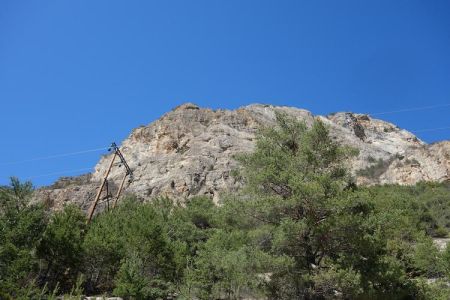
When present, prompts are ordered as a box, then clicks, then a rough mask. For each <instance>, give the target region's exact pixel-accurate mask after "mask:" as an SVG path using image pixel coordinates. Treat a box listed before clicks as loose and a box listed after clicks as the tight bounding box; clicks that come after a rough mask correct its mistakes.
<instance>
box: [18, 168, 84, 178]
mask: <svg viewBox="0 0 450 300" xmlns="http://www.w3.org/2000/svg"><path fill="white" fill-rule="evenodd" d="M88 170H92V167H90V168H82V169H74V170H65V171H58V172H53V173H47V174H40V175H33V176H30V177H28V178H26V179H34V178H40V177H47V176H52V175H61V174H67V173H74V172H80V171H88Z"/></svg>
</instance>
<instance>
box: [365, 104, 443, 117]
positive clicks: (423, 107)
mask: <svg viewBox="0 0 450 300" xmlns="http://www.w3.org/2000/svg"><path fill="white" fill-rule="evenodd" d="M443 107H450V103H447V104H440V105H430V106H422V107H412V108H405V109H399V110H391V111H383V112H378V113H372V114H371V113H368V115H371V116H378V115H389V114H395V113H402V112H411V111H421V110H428V109H435V108H443Z"/></svg>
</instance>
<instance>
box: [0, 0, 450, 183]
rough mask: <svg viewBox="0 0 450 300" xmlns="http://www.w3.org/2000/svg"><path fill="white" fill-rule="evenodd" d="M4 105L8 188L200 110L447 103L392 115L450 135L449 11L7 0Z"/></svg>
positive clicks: (411, 4) (436, 136)
mask: <svg viewBox="0 0 450 300" xmlns="http://www.w3.org/2000/svg"><path fill="white" fill-rule="evenodd" d="M0 101H1V102H0V104H1V106H0V109H1V115H0V132H1V147H0V184H5V183H7V182H8V176H10V175H16V176H19V177H20V178H23V179H26V178H31V179H32V180H33V182H34V183H35V184H36V185H43V184H49V183H51V182H53V181H54V180H55V179H56V178H57V177H58V176H59V174H58V176H57V175H53V176H40V175H44V174H49V173H57V172H62V173H64V174H61V175H75V174H80V173H83V172H85V170H84V169H88V168H92V167H93V166H94V165H95V163H96V162H97V161H98V159H99V156H100V155H101V154H102V153H103V152H101V151H96V152H88V153H84V154H80V155H74V156H66V157H59V158H53V159H49V160H37V161H32V162H23V163H13V164H11V163H12V162H17V161H23V160H30V159H33V158H38V157H43V156H50V155H54V154H60V153H69V152H77V151H81V150H86V149H94V148H100V147H104V146H107V145H108V144H109V143H110V142H111V141H117V142H120V141H121V140H123V139H124V138H125V137H127V136H128V134H129V133H130V131H131V130H132V129H133V128H134V127H137V126H139V125H141V124H148V123H150V122H151V121H153V120H155V119H156V118H158V117H159V116H160V115H162V114H163V113H165V112H167V111H168V110H170V109H171V108H173V107H175V106H177V105H179V104H181V103H183V102H187V101H189V102H194V103H196V104H198V105H200V106H205V107H211V108H237V107H239V106H243V105H247V104H250V103H255V102H258V103H269V104H274V105H289V106H296V107H301V108H305V109H308V110H311V111H312V112H313V113H315V114H327V113H330V112H335V111H354V112H371V113H376V112H383V111H392V110H401V109H405V108H415V107H423V106H434V105H438V106H439V105H442V106H441V107H439V108H435V109H428V110H421V111H410V112H402V113H393V114H388V115H383V116H380V117H382V118H383V119H386V120H389V121H391V122H394V123H395V124H397V125H399V126H401V127H403V128H406V129H408V130H411V131H414V130H418V129H428V128H438V127H448V126H450V118H449V115H450V106H445V105H446V104H450V2H449V1H438V0H433V1H414V0H407V1H402V0H397V1H392V0H389V1H380V0H377V1H360V0H358V1H345V0H342V1H320V0H315V1H300V0H296V1H275V0H272V1H262V0H258V1H231V0H227V1H216V0H208V1H194V0H193V1H111V0H108V1H100V0H96V1H87V0H85V1H83V0H79V1H63V0H58V1H16V0H11V1H8V0H6V1H5V0H4V1H1V2H0ZM418 136H419V137H420V138H422V139H423V140H425V141H427V142H433V141H437V140H442V139H450V129H447V130H437V131H429V132H422V133H419V134H418ZM78 169H83V170H80V171H71V170H78ZM69 170H70V171H71V172H65V171H69Z"/></svg>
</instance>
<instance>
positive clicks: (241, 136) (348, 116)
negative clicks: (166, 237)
mask: <svg viewBox="0 0 450 300" xmlns="http://www.w3.org/2000/svg"><path fill="white" fill-rule="evenodd" d="M275 111H282V112H285V113H287V114H289V115H291V116H294V117H295V118H298V119H300V120H303V121H305V122H306V123H307V124H311V122H312V121H313V120H314V118H319V119H321V120H322V121H323V122H325V123H326V124H327V125H328V126H329V127H330V132H331V135H332V136H333V137H334V138H335V139H336V140H338V141H340V142H342V143H344V144H348V145H351V146H353V147H355V148H357V149H359V155H358V157H355V158H354V160H353V161H352V162H351V168H352V172H353V174H354V175H355V178H356V180H357V182H358V183H359V184H385V183H399V184H414V183H416V182H419V181H446V180H450V141H444V142H440V143H435V144H431V145H428V144H426V143H424V142H423V141H421V140H419V139H418V138H417V137H416V136H414V135H413V134H412V133H410V132H408V131H406V130H404V129H400V128H398V127H397V126H395V125H393V124H391V123H388V122H385V121H382V120H378V119H373V118H371V117H370V116H368V115H363V114H353V113H335V114H331V115H328V116H313V115H312V114H311V113H310V112H309V111H306V110H303V109H298V108H292V107H276V106H270V105H259V104H256V105H249V106H245V107H242V108H239V109H237V110H211V109H204V108H199V107H198V106H196V105H194V104H191V103H187V104H183V105H181V106H179V107H177V108H175V109H174V110H172V111H170V112H168V113H167V114H165V115H163V116H162V117H161V118H160V119H159V120H157V121H155V122H153V123H151V124H149V125H148V126H142V127H139V128H136V129H135V130H133V132H132V133H131V134H130V136H129V137H128V138H127V139H125V140H124V141H123V142H122V144H121V147H120V149H121V151H122V153H123V155H124V157H125V158H126V160H127V162H128V164H129V166H130V167H131V169H132V170H133V172H134V181H132V182H131V183H127V184H126V187H125V191H126V192H127V193H133V194H136V195H137V196H139V197H141V198H144V199H150V198H152V197H155V196H160V195H167V196H171V197H175V198H185V197H191V196H195V195H207V196H209V197H212V198H213V199H214V200H218V199H219V198H220V196H221V194H222V193H224V192H227V191H230V190H235V189H238V188H239V187H240V182H238V181H236V179H235V178H233V177H232V176H231V174H230V173H231V171H232V170H233V169H234V168H235V167H236V166H237V163H236V161H235V160H233V155H235V154H236V153H241V152H248V151H252V149H253V147H254V142H255V133H256V132H257V130H258V128H260V127H261V126H271V125H273V124H274V123H275ZM110 159H111V158H110V155H106V156H104V157H102V158H101V159H100V161H99V162H98V164H97V166H96V167H95V171H94V172H93V173H92V174H88V175H84V176H81V177H75V178H62V179H60V180H59V181H57V182H56V183H55V184H54V185H52V186H50V187H46V188H43V189H40V190H39V191H38V192H37V197H38V198H40V199H43V200H44V201H46V202H48V203H49V205H52V206H54V207H55V208H56V209H58V208H60V207H61V206H62V205H63V204H64V203H66V202H75V203H78V204H79V205H80V206H82V207H83V208H85V209H86V208H87V206H88V205H89V201H91V200H92V199H93V198H94V196H95V192H96V188H97V186H98V184H99V181H100V180H101V178H102V176H103V174H104V172H105V170H106V168H107V167H108V165H109V161H110ZM119 165H120V163H119V161H117V162H116V163H115V165H114V166H113V169H112V171H111V173H110V176H109V178H110V183H109V188H110V190H112V192H114V190H115V189H117V186H118V184H119V182H120V179H121V177H122V176H123V172H124V170H123V167H122V168H121V167H119Z"/></svg>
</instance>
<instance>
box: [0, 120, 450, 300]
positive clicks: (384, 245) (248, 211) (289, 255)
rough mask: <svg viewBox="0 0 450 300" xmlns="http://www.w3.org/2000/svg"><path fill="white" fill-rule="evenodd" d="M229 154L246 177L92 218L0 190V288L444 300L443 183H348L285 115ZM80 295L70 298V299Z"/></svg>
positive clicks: (318, 133) (21, 187)
mask: <svg viewBox="0 0 450 300" xmlns="http://www.w3.org/2000/svg"><path fill="white" fill-rule="evenodd" d="M277 118H278V124H279V126H278V127H276V128H271V129H266V130H263V131H262V132H261V134H260V135H259V137H258V140H257V144H256V148H255V151H254V152H253V153H251V154H246V155H242V156H239V157H237V159H238V160H239V161H240V162H241V168H240V169H239V170H236V176H239V177H240V178H241V179H242V180H243V181H244V182H245V188H244V189H242V190H241V191H240V192H239V193H235V194H232V195H228V196H227V197H225V199H224V200H223V201H222V203H220V205H215V204H214V203H213V202H212V200H210V199H209V198H206V197H196V198H192V199H188V200H186V201H184V202H183V203H182V204H179V203H177V202H174V201H172V200H171V199H168V198H158V199H152V201H148V202H145V203H142V202H140V201H138V200H137V199H136V198H134V197H128V198H127V199H124V200H123V201H122V202H121V204H120V205H119V206H118V207H117V208H116V209H114V210H112V211H109V212H103V213H100V214H98V215H97V216H96V217H95V218H94V220H93V222H92V223H91V224H90V225H86V224H85V217H84V214H83V213H82V212H81V211H80V210H79V209H78V208H76V207H74V206H66V207H65V208H64V209H63V210H62V211H57V212H48V211H46V210H45V208H44V207H43V206H42V205H37V204H32V203H30V195H31V193H32V186H31V184H30V183H20V182H19V181H18V180H17V179H13V180H12V182H11V185H10V186H8V187H2V188H1V189H0V298H1V299H47V298H48V299H54V298H55V295H62V294H66V295H69V296H70V295H73V296H74V298H77V297H78V298H80V295H81V294H83V293H84V294H89V295H94V294H97V295H100V294H102V295H116V296H122V297H124V298H125V299H167V298H171V299H174V298H179V299H192V298H196V299H242V298H269V299H332V298H345V299H449V298H450V288H449V287H448V282H449V280H450V248H448V249H447V250H445V251H439V250H438V249H437V248H436V246H435V245H434V243H433V240H432V238H433V237H443V236H446V235H447V232H448V230H449V229H450V209H449V204H450V203H449V202H450V186H449V185H448V184H437V183H420V184H417V185H415V186H409V187H405V186H398V185H386V186H374V187H356V185H355V184H354V183H353V182H352V178H351V176H350V175H349V174H348V172H347V169H346V165H345V162H346V160H347V158H349V157H351V156H352V155H354V154H355V152H354V151H353V150H352V149H350V148H345V147H342V146H340V145H338V144H336V143H335V142H333V141H332V139H331V138H330V137H329V136H328V130H327V128H326V127H325V126H324V124H322V123H321V122H319V121H317V122H315V123H314V124H313V126H312V127H311V128H310V129H308V128H307V126H306V125H305V124H302V123H298V122H296V121H295V120H293V119H290V118H289V117H287V116H284V115H278V116H277ZM75 295H76V296H75Z"/></svg>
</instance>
